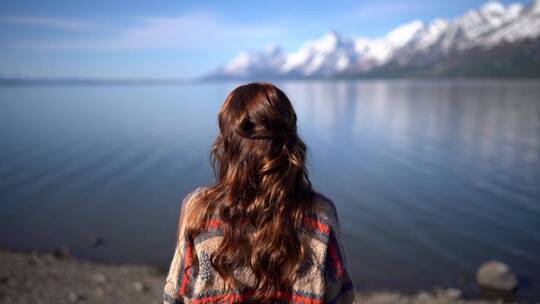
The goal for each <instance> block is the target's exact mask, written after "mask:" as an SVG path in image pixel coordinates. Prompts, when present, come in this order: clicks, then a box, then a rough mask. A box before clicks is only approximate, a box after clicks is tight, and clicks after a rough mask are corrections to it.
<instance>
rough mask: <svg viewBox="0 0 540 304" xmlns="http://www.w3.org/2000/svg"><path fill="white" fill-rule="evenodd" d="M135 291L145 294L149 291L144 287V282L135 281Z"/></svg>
mask: <svg viewBox="0 0 540 304" xmlns="http://www.w3.org/2000/svg"><path fill="white" fill-rule="evenodd" d="M133 289H135V291H138V292H145V291H146V290H147V289H148V287H147V286H146V285H144V284H143V283H142V282H139V281H135V282H133Z"/></svg>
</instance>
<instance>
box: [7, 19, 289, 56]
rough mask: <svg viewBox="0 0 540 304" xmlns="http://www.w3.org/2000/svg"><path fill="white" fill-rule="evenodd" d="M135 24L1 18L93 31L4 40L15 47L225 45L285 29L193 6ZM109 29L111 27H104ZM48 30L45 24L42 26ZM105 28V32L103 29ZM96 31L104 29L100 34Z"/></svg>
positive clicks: (260, 39)
mask: <svg viewBox="0 0 540 304" xmlns="http://www.w3.org/2000/svg"><path fill="white" fill-rule="evenodd" d="M133 21H134V23H133V24H134V25H130V26H123V27H118V26H107V25H103V24H100V23H97V22H89V21H87V20H77V19H63V18H51V17H42V16H24V17H21V16H19V17H4V18H2V19H0V23H4V24H11V25H13V26H27V27H32V26H33V27H45V28H52V29H59V30H64V31H67V32H73V31H77V32H81V31H86V32H91V33H92V35H91V37H85V35H83V34H81V33H78V34H77V35H73V36H72V37H71V38H66V37H64V36H65V35H62V37H61V38H60V37H59V38H48V39H47V40H42V39H38V38H36V39H32V40H22V41H21V40H16V41H7V42H6V41H5V42H4V43H3V44H4V46H7V47H10V48H16V49H50V50H128V49H132V50H144V49H154V50H155V49H198V48H209V47H212V46H214V47H223V46H231V45H235V44H240V45H243V46H247V45H249V43H253V42H255V43H256V42H261V43H264V42H265V41H266V43H268V41H273V40H274V41H275V40H277V38H278V37H279V36H281V35H283V34H284V29H283V28H282V27H281V26H279V25H275V24H242V23H234V22H228V21H226V20H223V19H222V18H220V17H219V16H218V15H216V14H214V13H211V12H194V13H190V14H184V15H179V16H170V17H162V16H151V17H137V18H134V19H133ZM104 29H107V33H102V31H103V30H104ZM39 30H44V29H39ZM100 31H101V32H100ZM96 32H97V33H99V35H97V37H96V35H95V34H96Z"/></svg>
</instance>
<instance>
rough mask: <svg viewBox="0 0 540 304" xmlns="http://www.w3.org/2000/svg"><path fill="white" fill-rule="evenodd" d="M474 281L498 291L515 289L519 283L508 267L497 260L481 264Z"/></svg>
mask: <svg viewBox="0 0 540 304" xmlns="http://www.w3.org/2000/svg"><path fill="white" fill-rule="evenodd" d="M476 282H477V283H478V285H479V286H481V287H484V288H488V289H493V290H500V291H512V290H515V289H516V288H517V287H518V283H519V282H518V279H517V277H516V275H515V274H514V273H512V271H511V270H510V267H509V266H508V265H506V264H505V263H503V262H499V261H489V262H486V263H484V264H482V265H481V266H480V268H478V272H477V273H476Z"/></svg>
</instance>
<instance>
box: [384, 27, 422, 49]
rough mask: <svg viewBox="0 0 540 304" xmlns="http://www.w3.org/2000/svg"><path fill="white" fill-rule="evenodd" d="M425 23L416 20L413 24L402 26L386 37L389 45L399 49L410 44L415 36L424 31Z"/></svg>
mask: <svg viewBox="0 0 540 304" xmlns="http://www.w3.org/2000/svg"><path fill="white" fill-rule="evenodd" d="M424 27H425V26H424V23H423V22H422V21H420V20H414V21H412V22H409V23H406V24H404V25H400V26H398V27H397V28H395V29H394V30H392V31H391V32H390V33H388V34H387V35H386V40H387V41H388V43H389V44H390V45H391V46H392V47H394V48H399V47H402V46H404V45H405V44H407V43H408V42H410V41H411V40H412V39H413V38H415V36H416V35H417V34H418V33H419V32H420V31H421V30H423V29H424Z"/></svg>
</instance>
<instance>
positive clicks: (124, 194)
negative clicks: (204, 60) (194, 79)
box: [0, 80, 540, 299]
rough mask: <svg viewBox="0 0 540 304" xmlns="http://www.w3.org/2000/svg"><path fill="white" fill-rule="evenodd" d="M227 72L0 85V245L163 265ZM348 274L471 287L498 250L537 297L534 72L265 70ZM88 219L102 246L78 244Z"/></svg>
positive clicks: (203, 169) (537, 89) (522, 293)
mask: <svg viewBox="0 0 540 304" xmlns="http://www.w3.org/2000/svg"><path fill="white" fill-rule="evenodd" d="M237 84H238V83H233V82H215V83H212V82H208V83H186V84H180V85H158V84H153V85H87V86H85V85H76V86H74V85H72V86H69V85H43V86H3V87H0V146H1V149H0V231H1V234H0V246H1V247H3V248H12V249H17V250H32V249H37V250H44V251H47V250H52V249H54V248H57V247H59V246H62V245H67V246H69V247H70V248H71V251H72V252H73V253H74V254H75V255H76V256H78V257H81V258H85V259H91V260H98V261H106V262H119V261H121V262H134V263H154V264H157V265H161V266H162V267H167V266H168V263H169V262H170V258H171V256H172V252H173V246H174V244H175V234H176V225H177V220H178V212H179V206H180V201H181V199H182V198H183V197H184V196H185V195H186V194H187V193H189V192H190V191H192V190H193V189H195V188H196V187H197V186H200V185H205V184H210V183H211V182H212V179H213V177H212V173H211V168H210V164H209V149H210V146H211V144H212V141H213V140H214V137H215V136H216V134H217V121H216V117H217V111H218V109H219V107H220V106H221V104H222V102H223V101H224V99H225V97H226V95H227V94H228V92H230V91H231V90H232V89H233V88H234V87H236V85H237ZM277 85H278V86H280V87H281V88H282V89H283V90H284V91H285V92H286V93H287V95H288V96H289V98H290V99H291V101H292V102H293V104H294V106H295V109H296V111H297V114H298V117H299V133H300V135H301V137H302V138H303V139H304V140H305V142H306V143H307V145H308V147H309V153H308V157H309V159H308V162H309V170H310V177H311V179H312V182H313V183H314V185H315V187H316V189H318V190H319V191H321V192H323V193H325V194H326V195H327V196H328V197H330V198H331V199H333V200H334V202H335V204H336V206H337V208H338V212H339V216H340V221H341V226H342V230H343V234H344V238H345V242H346V248H347V254H348V256H349V260H350V266H349V267H350V270H351V272H352V275H353V279H354V281H355V284H356V287H357V289H358V290H378V289H397V290H401V291H405V292H412V291H415V290H418V289H429V288H432V287H433V286H437V285H441V286H455V287H459V288H462V289H463V290H465V292H466V294H469V295H471V296H476V295H478V291H477V290H476V289H475V287H474V274H475V271H476V269H477V267H478V265H479V264H481V263H482V262H484V261H487V260H490V259H499V260H502V261H504V262H506V263H508V264H509V265H511V267H512V268H513V270H514V271H515V272H516V273H517V274H518V275H519V278H520V280H521V282H522V285H521V288H520V289H519V291H518V293H517V295H516V296H517V298H523V299H531V298H535V299H539V298H540V233H539V231H540V82H539V81H533V80H523V81H517V80H516V81H512V80H470V81H465V80H440V81H425V80H393V81H377V80H372V81H352V80H351V81H284V82H278V83H277ZM91 235H99V236H102V237H103V238H104V239H105V243H104V244H103V246H99V247H97V248H91V247H90V246H89V244H88V243H89V241H88V239H89V237H90V236H91Z"/></svg>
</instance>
